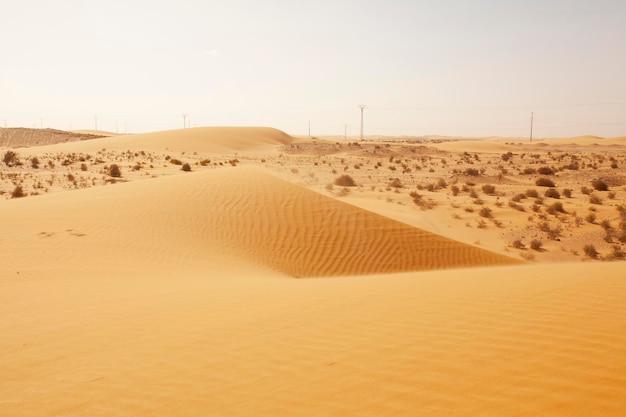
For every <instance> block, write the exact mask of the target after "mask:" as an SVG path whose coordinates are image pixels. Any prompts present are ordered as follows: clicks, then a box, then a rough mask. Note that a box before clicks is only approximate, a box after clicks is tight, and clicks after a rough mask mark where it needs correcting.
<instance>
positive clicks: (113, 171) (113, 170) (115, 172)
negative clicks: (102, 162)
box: [109, 164, 122, 178]
mask: <svg viewBox="0 0 626 417" xmlns="http://www.w3.org/2000/svg"><path fill="white" fill-rule="evenodd" d="M109 175H110V176H111V177H114V178H119V177H121V176H122V171H121V170H120V167H119V166H117V164H111V166H110V167H109Z"/></svg>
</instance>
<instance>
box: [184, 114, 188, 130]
mask: <svg viewBox="0 0 626 417" xmlns="http://www.w3.org/2000/svg"><path fill="white" fill-rule="evenodd" d="M186 127H187V113H183V129H185V128H186Z"/></svg>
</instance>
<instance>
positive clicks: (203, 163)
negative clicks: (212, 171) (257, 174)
mask: <svg viewBox="0 0 626 417" xmlns="http://www.w3.org/2000/svg"><path fill="white" fill-rule="evenodd" d="M261 162H265V161H263V160H262V161H261ZM210 163H211V160H210V159H203V160H202V161H200V165H202V166H203V167H205V166H207V165H209V164H210Z"/></svg>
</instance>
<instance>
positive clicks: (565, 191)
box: [563, 188, 572, 198]
mask: <svg viewBox="0 0 626 417" xmlns="http://www.w3.org/2000/svg"><path fill="white" fill-rule="evenodd" d="M563 197H566V198H572V190H570V189H569V188H564V189H563Z"/></svg>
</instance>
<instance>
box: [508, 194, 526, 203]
mask: <svg viewBox="0 0 626 417" xmlns="http://www.w3.org/2000/svg"><path fill="white" fill-rule="evenodd" d="M526 198H528V197H526V194H522V193H520V194H516V195H514V196H513V198H511V201H515V202H516V203H517V202H520V201H522V200H525V199H526Z"/></svg>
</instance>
